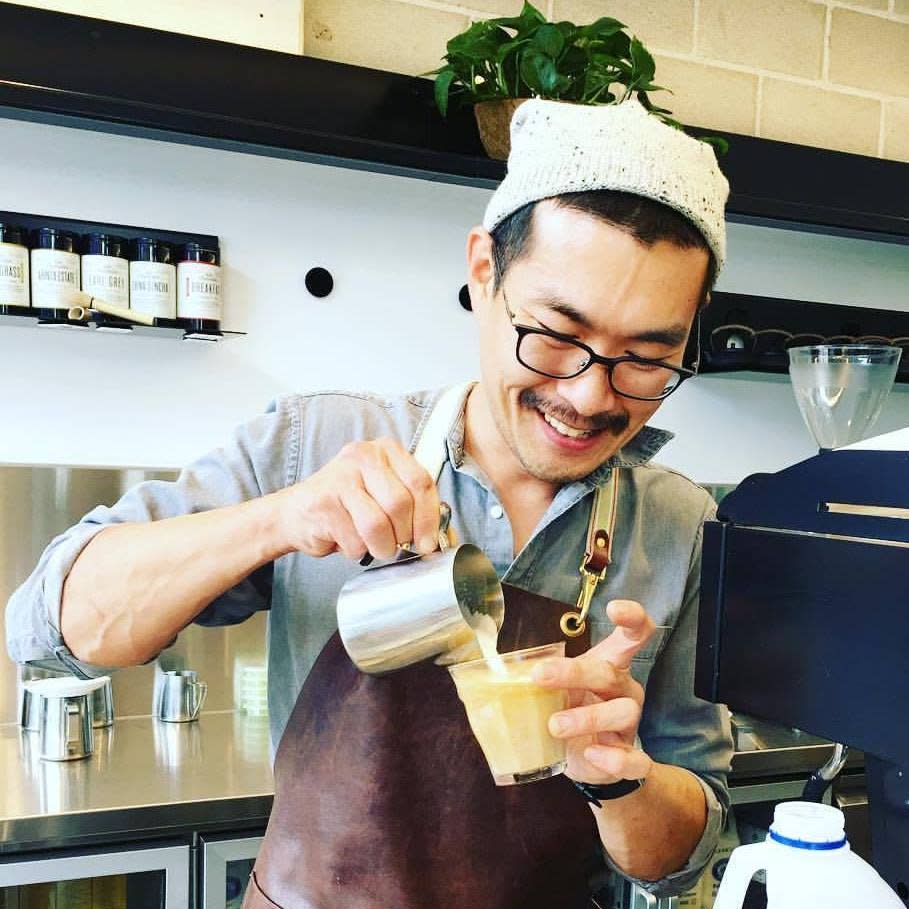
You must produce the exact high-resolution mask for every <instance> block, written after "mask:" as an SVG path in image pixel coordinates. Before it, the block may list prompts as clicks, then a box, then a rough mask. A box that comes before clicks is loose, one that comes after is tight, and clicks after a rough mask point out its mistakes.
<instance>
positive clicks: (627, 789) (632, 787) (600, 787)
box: [571, 780, 644, 808]
mask: <svg viewBox="0 0 909 909" xmlns="http://www.w3.org/2000/svg"><path fill="white" fill-rule="evenodd" d="M571 782H572V783H574V785H575V788H576V789H577V790H578V791H579V792H580V793H581V794H582V795H583V796H584V798H585V799H587V801H588V802H590V804H591V805H596V806H597V808H602V807H603V805H602V803H603V802H611V801H613V800H615V799H620V798H622V797H623V796H626V795H631V793H632V792H637V790H638V789H640V788H641V786H643V785H644V781H643V780H619V781H618V782H615V783H604V784H600V783H582V782H580V781H579V780H572V781H571Z"/></svg>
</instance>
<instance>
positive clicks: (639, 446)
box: [585, 426, 675, 487]
mask: <svg viewBox="0 0 909 909" xmlns="http://www.w3.org/2000/svg"><path fill="white" fill-rule="evenodd" d="M674 435H675V434H674V433H671V432H669V430H667V429H657V428H656V427H655V426H642V427H641V428H640V430H638V432H637V434H636V435H635V436H633V437H632V438H630V439H629V440H628V441H627V442H626V443H625V444H624V445H623V446H622V447H621V448H620V449H619V450H618V451H617V452H616V453H615V454H614V455H613V456H612V457H611V458H609V459H608V460H607V461H605V462H604V463H603V464H600V466H599V467H597V468H596V470H593V471H591V473H589V474H588V475H587V477H586V478H585V482H586V483H587V484H588V485H589V486H590V487H594V486H599V485H600V484H601V483H602V482H603V481H604V480H605V479H606V477H607V476H608V475H609V471H610V470H612V469H613V468H614V467H640V466H641V465H642V464H646V463H647V462H648V461H649V460H650V459H651V458H653V457H654V456H655V455H656V453H657V452H658V451H659V450H660V449H661V448H662V447H663V446H664V445H665V444H666V443H667V442H669V441H670V440H671V439H672V438H674Z"/></svg>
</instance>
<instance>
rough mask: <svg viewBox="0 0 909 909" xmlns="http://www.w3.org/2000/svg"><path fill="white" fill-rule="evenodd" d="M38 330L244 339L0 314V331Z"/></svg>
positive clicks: (112, 321) (166, 324)
mask: <svg viewBox="0 0 909 909" xmlns="http://www.w3.org/2000/svg"><path fill="white" fill-rule="evenodd" d="M4 327H5V328H33V329H34V328H38V329H42V330H44V331H77V332H101V333H108V334H118V335H123V334H128V335H132V336H134V337H142V338H160V339H165V340H171V341H208V342H218V341H227V340H230V339H231V338H238V337H244V336H245V335H246V332H245V331H223V330H222V331H221V332H219V333H217V334H214V333H208V332H196V331H188V330H187V329H185V328H184V327H183V326H181V325H179V324H178V323H177V322H176V320H174V319H155V324H154V325H134V324H132V323H130V322H126V321H124V320H123V319H117V318H114V317H113V316H101V317H93V318H92V319H91V320H90V321H88V322H72V321H68V320H67V321H48V320H43V319H39V318H38V317H37V316H33V315H3V314H0V328H4Z"/></svg>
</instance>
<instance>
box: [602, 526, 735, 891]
mask: <svg viewBox="0 0 909 909" xmlns="http://www.w3.org/2000/svg"><path fill="white" fill-rule="evenodd" d="M711 514H712V511H709V512H708V513H707V515H706V517H710V516H711ZM700 578H701V531H699V532H698V537H697V540H696V543H695V547H694V551H693V554H692V559H691V563H690V566H689V572H688V577H687V582H686V587H685V596H684V600H683V602H682V606H681V609H680V612H679V617H678V621H677V622H676V625H675V628H674V629H673V631H672V633H671V635H670V637H669V640H668V642H667V643H666V645H665V647H664V648H663V650H662V652H661V653H660V656H659V657H658V659H657V661H656V663H655V664H654V667H653V670H652V671H651V673H650V678H649V680H648V682H647V693H646V699H645V702H644V711H643V715H642V717H641V724H640V728H639V736H640V739H641V744H642V746H643V748H644V750H645V751H646V752H647V754H648V755H650V757H651V758H653V760H655V761H658V762H659V763H661V764H672V765H674V766H676V767H682V768H684V769H686V770H689V771H690V772H691V773H692V774H694V776H695V777H696V778H697V780H698V782H699V783H700V784H701V788H702V789H703V791H704V797H705V799H706V802H707V824H706V826H705V828H704V832H703V834H702V835H701V838H700V841H699V842H698V844H697V845H696V846H695V848H694V851H693V852H692V853H691V855H690V856H689V858H688V861H687V862H686V863H685V866H684V867H683V868H681V869H679V870H678V871H676V872H674V873H673V874H670V875H668V876H666V877H664V878H662V879H661V880H658V881H645V880H635V879H633V878H631V880H635V883H637V884H638V886H640V887H641V888H642V889H644V890H646V891H647V892H649V893H651V894H653V895H654V896H658V897H663V896H672V895H675V894H679V893H682V892H683V891H685V890H687V889H688V888H689V887H691V886H692V884H694V883H695V881H697V879H698V878H699V877H700V875H701V874H702V873H703V871H704V869H705V867H706V866H707V863H708V862H709V861H710V858H711V856H712V855H713V852H714V850H715V849H716V845H717V840H718V839H719V836H720V834H721V833H722V830H723V825H724V823H725V820H726V812H727V811H728V810H729V790H728V789H727V786H726V777H727V774H728V772H729V769H730V763H731V761H732V753H733V749H732V732H731V729H730V724H729V712H728V710H727V709H726V707H724V706H722V705H720V704H711V703H709V702H707V701H702V700H701V699H700V698H698V697H695V694H694V662H695V650H696V647H697V620H698V602H699V598H700ZM607 861H609V859H608V857H607ZM610 864H611V863H610ZM612 867H613V869H614V870H616V871H619V872H620V873H622V872H621V871H620V869H618V868H617V867H616V866H614V865H612ZM625 876H626V877H627V875H625Z"/></svg>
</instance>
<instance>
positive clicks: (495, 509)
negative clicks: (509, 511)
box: [489, 505, 505, 520]
mask: <svg viewBox="0 0 909 909" xmlns="http://www.w3.org/2000/svg"><path fill="white" fill-rule="evenodd" d="M489 513H490V514H491V515H492V516H493V517H494V518H495V519H496V520H498V519H499V518H501V517H502V515H504V514H505V509H504V508H502V506H501V505H493V506H492V508H490V509H489Z"/></svg>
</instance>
